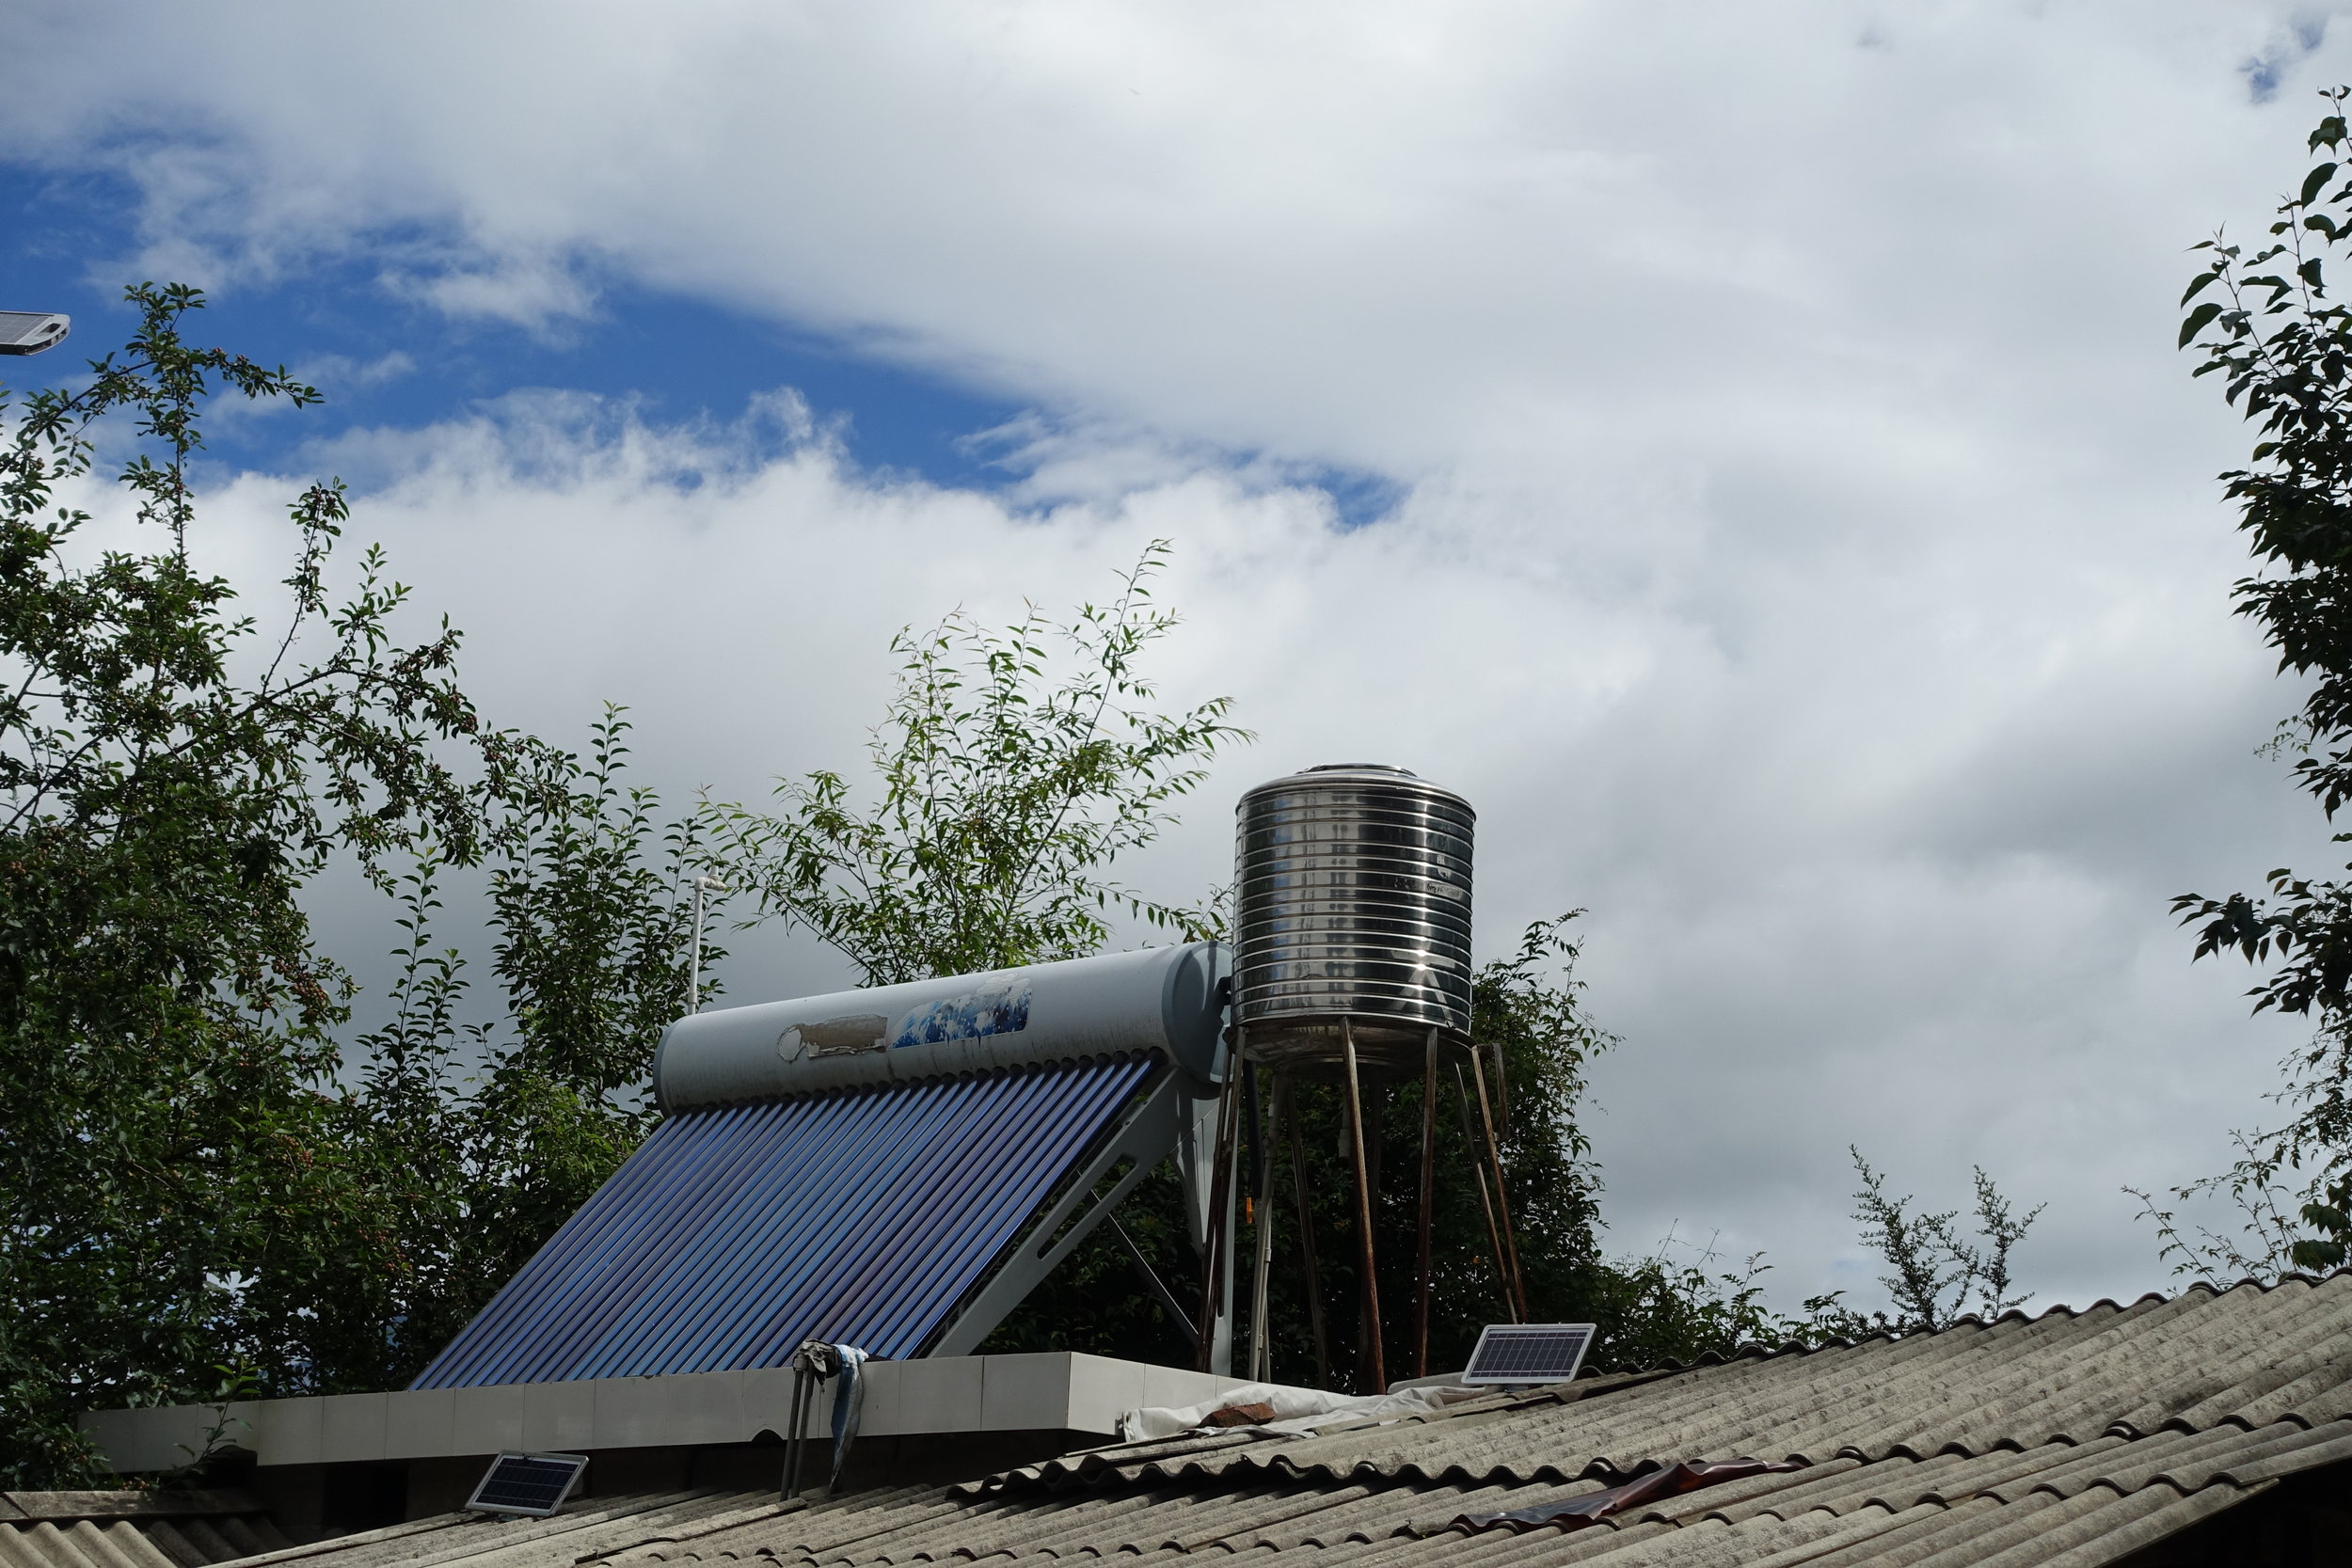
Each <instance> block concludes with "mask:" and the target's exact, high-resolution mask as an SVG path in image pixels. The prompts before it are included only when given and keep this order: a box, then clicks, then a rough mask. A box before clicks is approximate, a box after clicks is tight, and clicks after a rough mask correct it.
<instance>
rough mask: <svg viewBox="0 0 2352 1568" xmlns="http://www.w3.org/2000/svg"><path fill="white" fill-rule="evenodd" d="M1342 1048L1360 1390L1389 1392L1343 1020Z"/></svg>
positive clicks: (1360, 1132) (1358, 1090)
mask: <svg viewBox="0 0 2352 1568" xmlns="http://www.w3.org/2000/svg"><path fill="white" fill-rule="evenodd" d="M1340 1049H1341V1051H1342V1052H1343V1053H1345V1055H1346V1057H1347V1131H1348V1152H1349V1153H1350V1154H1351V1155H1352V1156H1353V1157H1354V1159H1355V1162H1356V1236H1357V1246H1356V1253H1357V1263H1356V1266H1357V1267H1358V1268H1359V1269H1360V1270H1362V1271H1363V1276H1364V1307H1363V1311H1364V1336H1363V1342H1364V1356H1365V1360H1366V1361H1367V1362H1368V1363H1369V1364H1368V1365H1367V1366H1366V1367H1365V1368H1364V1369H1363V1371H1364V1374H1365V1376H1366V1378H1367V1379H1368V1382H1367V1384H1366V1386H1364V1387H1363V1388H1362V1389H1360V1390H1359V1392H1362V1393H1366V1394H1385V1393H1387V1392H1388V1391H1389V1370H1388V1367H1387V1365H1386V1364H1385V1359H1384V1357H1383V1356H1382V1355H1381V1354H1380V1279H1379V1276H1378V1275H1377V1274H1376V1273H1375V1268H1376V1267H1377V1264H1378V1259H1377V1258H1376V1257H1375V1249H1374V1245H1373V1240H1372V1173H1371V1171H1370V1170H1369V1169H1368V1168H1367V1167H1366V1165H1365V1163H1364V1093H1363V1088H1362V1085H1359V1083H1358V1082H1357V1078H1356V1032H1355V1031H1354V1030H1353V1029H1351V1028H1349V1027H1348V1023H1347V1020H1345V1019H1342V1020H1340Z"/></svg>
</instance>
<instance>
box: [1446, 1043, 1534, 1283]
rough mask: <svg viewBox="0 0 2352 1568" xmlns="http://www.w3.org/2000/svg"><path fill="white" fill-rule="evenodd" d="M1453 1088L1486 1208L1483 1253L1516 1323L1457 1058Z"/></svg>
mask: <svg viewBox="0 0 2352 1568" xmlns="http://www.w3.org/2000/svg"><path fill="white" fill-rule="evenodd" d="M1454 1092H1455V1093H1456V1094H1458V1095H1459V1096H1460V1097H1461V1101H1462V1144H1463V1147H1464V1148H1468V1149H1469V1150H1470V1174H1471V1175H1472V1176H1474V1177H1476V1178H1477V1179H1478V1206H1479V1207H1480V1208H1481V1209H1483V1210H1485V1211H1486V1243H1487V1245H1488V1246H1490V1247H1491V1248H1492V1249H1493V1250H1492V1251H1490V1252H1488V1253H1487V1254H1486V1257H1487V1259H1489V1260H1490V1261H1491V1262H1492V1263H1493V1264H1494V1266H1495V1293H1496V1294H1497V1295H1500V1296H1501V1297H1502V1315H1503V1316H1504V1317H1506V1318H1508V1319H1510V1320H1511V1321H1512V1322H1513V1323H1518V1322H1520V1321H1521V1320H1520V1317H1519V1304H1518V1301H1517V1300H1515V1299H1514V1298H1513V1297H1512V1294H1511V1269H1510V1265H1509V1264H1508V1263H1507V1262H1506V1261H1505V1260H1504V1259H1503V1252H1502V1227H1501V1226H1498V1225H1497V1224H1495V1200H1494V1195H1493V1194H1491V1193H1489V1192H1488V1191H1487V1190H1486V1162H1485V1161H1484V1160H1483V1159H1482V1158H1481V1157H1480V1154H1479V1147H1478V1132H1477V1130H1476V1129H1475V1128H1473V1127H1472V1126H1471V1125H1470V1082H1469V1080H1468V1079H1466V1078H1464V1077H1463V1076H1462V1068H1461V1064H1460V1063H1458V1062H1457V1063H1455V1064H1454Z"/></svg>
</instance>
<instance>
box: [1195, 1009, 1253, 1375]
mask: <svg viewBox="0 0 2352 1568" xmlns="http://www.w3.org/2000/svg"><path fill="white" fill-rule="evenodd" d="M1242 1070H1243V1069H1242V1060H1241V1042H1240V1041H1239V1040H1236V1041H1235V1042H1234V1049H1233V1053H1232V1056H1230V1057H1229V1058H1227V1061H1226V1067H1225V1083H1224V1085H1223V1087H1221V1088H1220V1089H1219V1090H1218V1091H1217V1097H1216V1175H1215V1176H1214V1177H1213V1178H1212V1179H1211V1180H1210V1183H1209V1213H1208V1226H1207V1230H1208V1243H1209V1244H1208V1247H1207V1249H1206V1254H1205V1256H1203V1257H1202V1258H1201V1259H1200V1319H1199V1323H1200V1340H1199V1342H1198V1343H1197V1344H1196V1345H1195V1346H1194V1348H1193V1370H1195V1371H1197V1372H1205V1371H1209V1370H1213V1369H1212V1368H1211V1366H1210V1359H1211V1357H1212V1356H1214V1355H1215V1354H1216V1320H1217V1308H1218V1307H1219V1306H1221V1305H1222V1304H1223V1303H1222V1298H1223V1296H1224V1287H1225V1254H1226V1253H1227V1251H1228V1250H1229V1249H1230V1248H1231V1246H1232V1231H1231V1229H1230V1226H1229V1215H1228V1214H1227V1212H1226V1211H1227V1209H1228V1208H1230V1207H1231V1205H1232V1196H1233V1134H1234V1126H1233V1124H1234V1123H1235V1122H1236V1121H1237V1120H1239V1119H1240V1112H1241V1074H1242Z"/></svg>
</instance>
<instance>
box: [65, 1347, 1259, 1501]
mask: <svg viewBox="0 0 2352 1568" xmlns="http://www.w3.org/2000/svg"><path fill="white" fill-rule="evenodd" d="M866 1380H867V1381H866V1408H865V1413H864V1416H863V1418H862V1420H861V1422H860V1431H861V1433H862V1435H864V1436H867V1437H912V1436H930V1435H937V1434H946V1433H990V1432H1037V1431H1052V1430H1060V1431H1067V1432H1072V1433H1086V1434H1092V1435H1095V1436H1100V1437H1109V1436H1111V1435H1113V1434H1114V1433H1116V1432H1117V1430H1118V1422H1119V1418H1120V1415H1121V1414H1122V1413H1124V1412H1126V1411H1129V1410H1133V1409H1136V1407H1138V1406H1141V1405H1186V1404H1196V1403H1199V1402H1201V1401H1204V1400H1208V1399H1211V1398H1214V1397H1215V1396H1216V1395H1217V1394H1219V1393H1222V1392H1223V1391H1224V1390H1226V1389H1227V1388H1232V1387H1237V1386H1240V1385H1241V1384H1242V1383H1244V1382H1245V1381H1247V1380H1246V1379H1242V1378H1234V1377H1218V1376H1214V1375H1211V1374H1207V1373H1201V1372H1193V1371H1184V1370H1178V1369H1176V1368H1172V1367H1154V1366H1148V1365H1145V1364H1144V1363H1142V1362H1136V1361H1119V1360H1113V1359H1111V1358H1109V1357H1107V1356H1100V1355H1082V1354H1076V1353H1074V1352H1069V1351H1053V1352H1045V1353H1041V1354H1026V1355H965V1356H946V1357H941V1358H937V1359H931V1360H915V1361H875V1362H869V1363H868V1364H867V1365H866ZM791 1411H792V1374H791V1373H790V1372H788V1371H785V1370H780V1369H764V1370H753V1371H733V1372H691V1373H683V1374H679V1375H675V1376H668V1377H620V1378H598V1379H592V1380H583V1381H580V1382H573V1383H525V1384H503V1385H497V1386H490V1387H483V1388H427V1389H417V1390H404V1391H402V1392H399V1393H388V1394H328V1395H321V1396H314V1397H310V1398H303V1399H285V1400H257V1401H248V1402H243V1403H238V1404H232V1405H230V1406H228V1407H227V1415H228V1417H229V1420H230V1426H229V1428H228V1431H227V1432H226V1433H224V1434H223V1437H222V1441H223V1443H224V1444H226V1445H229V1446H233V1447H235V1448H239V1449H246V1450H247V1451H249V1452H251V1453H252V1454H253V1455H254V1458H255V1461H256V1462H257V1463H258V1464H259V1465H262V1466H263V1467H264V1468H267V1467H273V1466H277V1465H322V1464H324V1465H341V1464H353V1463H363V1462H368V1461H374V1460H391V1459H440V1458H451V1457H456V1456H467V1455H477V1454H480V1455H486V1454H494V1453H497V1452H499V1451H500V1450H501V1449H566V1450H574V1451H584V1450H589V1449H651V1448H683V1447H704V1446H710V1445H722V1444H740V1443H751V1442H755V1441H758V1440H760V1439H761V1437H762V1436H763V1434H764V1435H767V1436H771V1437H774V1436H782V1435H785V1434H786V1433H785V1429H786V1428H787V1426H789V1425H790V1423H791ZM832 1412H833V1393H832V1387H831V1386H830V1385H827V1386H826V1387H825V1388H824V1389H823V1390H822V1392H821V1393H820V1394H819V1396H818V1399H817V1400H816V1401H815V1402H813V1408H812V1410H811V1411H810V1413H809V1416H808V1418H807V1419H806V1421H805V1423H804V1424H805V1426H806V1429H807V1431H808V1432H809V1433H811V1434H817V1433H825V1432H827V1431H828V1430H829V1423H830V1421H831V1419H832ZM220 1418H221V1407H219V1406H214V1405H166V1406H160V1407H156V1408H151V1409H142V1410H98V1411H92V1412H90V1413H88V1414H87V1415H85V1416H83V1417H82V1418H81V1426H82V1429H83V1430H84V1431H85V1432H87V1433H89V1434H90V1435H91V1437H92V1438H93V1439H95V1440H96V1442H97V1444H98V1446H99V1449H100V1450H101V1451H102V1452H103V1454H104V1455H105V1458H106V1463H107V1464H108V1465H111V1466H112V1467H113V1468H114V1469H115V1470H116V1471H117V1472H118V1473H119V1474H124V1475H136V1474H141V1473H144V1472H148V1471H154V1470H164V1469H169V1468H171V1467H172V1466H174V1465H183V1464H185V1463H187V1461H188V1459H189V1457H190V1455H191V1454H192V1453H193V1452H195V1451H196V1450H197V1449H200V1448H201V1447H202V1446H203V1443H204V1435H205V1433H207V1432H209V1431H210V1430H211V1429H212V1428H213V1426H214V1425H215V1423H216V1422H218V1421H219V1420H220Z"/></svg>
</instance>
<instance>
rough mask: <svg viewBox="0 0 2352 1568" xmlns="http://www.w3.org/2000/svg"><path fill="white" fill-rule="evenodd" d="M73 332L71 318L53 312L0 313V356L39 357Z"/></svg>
mask: <svg viewBox="0 0 2352 1568" xmlns="http://www.w3.org/2000/svg"><path fill="white" fill-rule="evenodd" d="M72 330H73V318H72V317H71V316H61V315H58V314H57V313H56V311H54V310H0V354H39V353H40V352H41V351H42V350H43V349H52V348H56V346H57V345H58V344H59V343H62V342H64V341H65V339H66V334H67V333H69V332H71V331H72Z"/></svg>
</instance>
